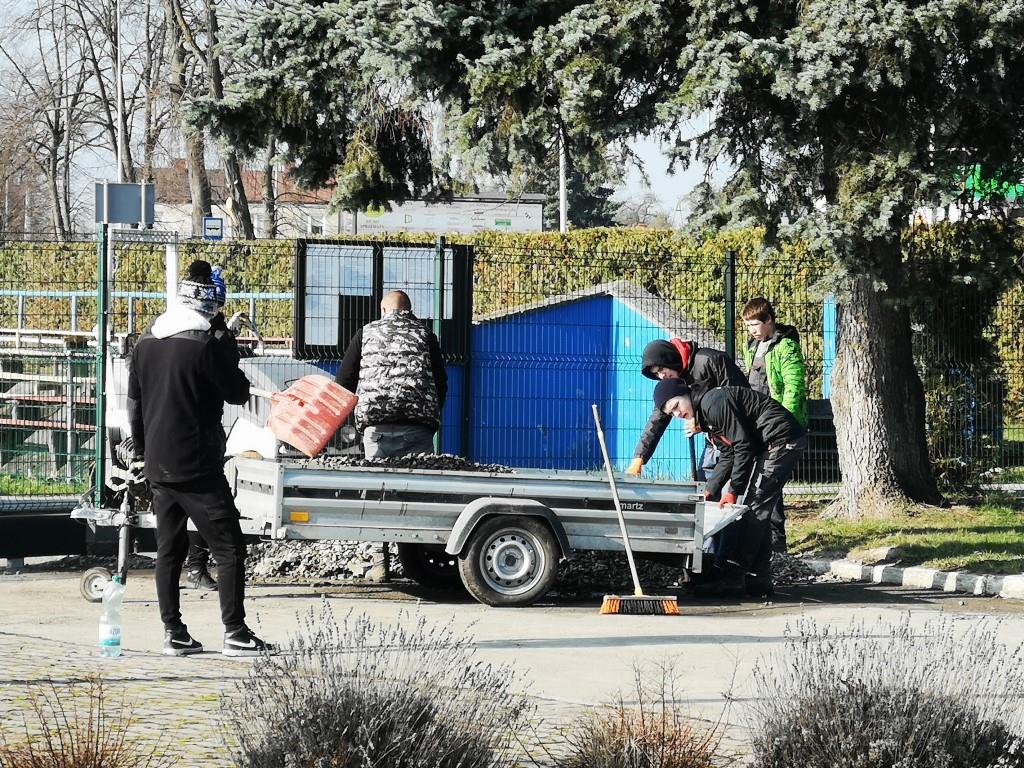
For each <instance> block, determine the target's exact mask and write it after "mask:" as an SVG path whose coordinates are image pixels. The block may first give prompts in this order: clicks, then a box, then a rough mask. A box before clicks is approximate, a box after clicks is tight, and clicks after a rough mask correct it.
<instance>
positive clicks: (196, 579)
mask: <svg viewBox="0 0 1024 768" xmlns="http://www.w3.org/2000/svg"><path fill="white" fill-rule="evenodd" d="M185 581H186V583H187V584H188V587H189V589H210V590H213V589H216V588H217V582H216V581H214V580H213V576H211V575H210V572H209V571H208V570H206V569H205V568H202V569H199V570H195V571H189V572H188V577H187V578H186V580H185Z"/></svg>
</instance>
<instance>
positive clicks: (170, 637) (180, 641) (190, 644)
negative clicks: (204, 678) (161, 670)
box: [163, 624, 203, 656]
mask: <svg viewBox="0 0 1024 768" xmlns="http://www.w3.org/2000/svg"><path fill="white" fill-rule="evenodd" d="M202 652H203V644H202V643H200V642H199V641H198V640H196V639H195V638H194V637H192V635H190V634H189V633H188V628H187V627H186V626H185V625H184V624H182V625H181V626H180V627H178V628H177V629H165V630H164V651H163V653H164V656H191V655H192V654H193V653H202Z"/></svg>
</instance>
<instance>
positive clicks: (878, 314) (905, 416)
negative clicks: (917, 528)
mask: <svg viewBox="0 0 1024 768" xmlns="http://www.w3.org/2000/svg"><path fill="white" fill-rule="evenodd" d="M867 250H868V253H867V254H865V256H866V257H867V258H868V259H869V260H870V263H873V264H876V265H879V266H880V267H881V273H882V275H881V276H882V282H878V283H876V279H875V278H872V277H867V276H863V275H861V276H857V277H854V278H851V280H852V283H851V285H850V289H849V293H848V295H847V296H846V299H845V301H844V302H843V303H842V304H841V305H840V306H839V307H838V313H837V320H838V328H837V333H838V339H837V345H836V346H837V352H836V360H835V367H834V368H833V372H832V381H833V385H832V410H833V412H834V414H835V427H836V439H837V442H838V447H839V467H840V470H841V471H842V475H843V482H842V488H841V491H840V494H839V497H838V498H837V499H836V500H835V501H834V502H833V504H832V506H831V508H830V510H829V513H830V514H831V515H833V516H836V517H847V518H853V517H887V516H890V515H892V514H895V513H898V512H900V511H902V510H904V509H906V507H907V505H908V504H909V503H911V502H922V503H927V504H937V503H939V502H940V501H941V499H942V496H941V494H940V493H939V490H938V487H937V486H936V484H935V478H934V476H933V474H932V468H931V464H930V462H929V457H928V445H927V441H926V438H925V400H924V387H923V385H922V384H921V378H920V376H919V375H918V372H917V369H916V368H915V366H914V358H913V353H912V349H911V331H910V316H909V313H908V310H907V308H906V305H905V303H903V302H901V301H900V299H901V298H902V296H903V279H902V264H901V259H900V250H899V243H898V242H895V243H893V242H880V241H876V242H875V243H872V244H870V246H869V248H868V249H867ZM883 282H884V286H883V285H882V283H883Z"/></svg>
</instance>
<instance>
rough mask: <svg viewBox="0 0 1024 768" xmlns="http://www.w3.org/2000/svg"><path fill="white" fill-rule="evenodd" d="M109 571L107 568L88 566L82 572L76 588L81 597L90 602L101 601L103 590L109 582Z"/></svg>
mask: <svg viewBox="0 0 1024 768" xmlns="http://www.w3.org/2000/svg"><path fill="white" fill-rule="evenodd" d="M110 579H111V573H110V570H109V569H107V568H90V569H89V570H88V571H86V572H85V573H83V574H82V578H81V580H80V581H79V582H78V588H79V589H80V590H81V592H82V597H84V598H85V599H86V600H88V601H89V602H90V603H100V602H103V590H104V588H106V586H107V584H109V583H110Z"/></svg>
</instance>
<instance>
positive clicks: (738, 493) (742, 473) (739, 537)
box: [654, 379, 807, 596]
mask: <svg viewBox="0 0 1024 768" xmlns="http://www.w3.org/2000/svg"><path fill="white" fill-rule="evenodd" d="M654 402H655V405H656V406H657V407H658V408H660V409H661V410H662V411H664V412H665V413H667V414H670V415H672V416H678V417H679V418H682V419H695V420H696V424H697V427H698V428H700V429H701V430H703V431H704V432H706V433H707V435H708V437H709V439H711V440H713V441H714V443H715V445H717V446H718V447H719V449H720V450H721V454H722V455H721V458H720V459H719V461H718V464H717V465H716V466H715V470H714V473H713V474H712V475H711V478H710V479H709V480H708V483H707V486H706V488H705V491H704V495H705V496H706V497H707V498H708V499H713V498H715V497H716V496H718V495H719V494H721V501H722V503H723V504H735V503H736V501H737V498H738V497H742V500H743V503H744V504H746V505H747V506H748V507H749V509H748V511H747V512H746V513H745V514H744V515H743V517H742V519H741V520H740V521H739V522H738V523H736V524H734V526H730V527H735V528H736V530H735V532H734V535H733V536H726V537H723V538H722V541H721V546H720V548H719V551H718V552H716V553H715V563H716V565H717V566H718V568H719V569H720V570H721V571H722V574H723V576H724V577H725V582H729V581H731V582H732V585H733V586H737V587H738V586H740V585H741V584H742V582H743V580H744V578H745V581H746V588H747V592H748V593H749V594H751V595H752V596H763V595H768V594H771V592H772V584H771V555H772V548H771V515H772V511H773V510H774V509H775V508H776V505H778V504H779V502H780V499H781V497H782V492H783V487H784V486H785V484H786V481H787V480H789V478H790V476H791V475H792V474H793V470H794V468H795V467H796V464H797V462H798V461H799V460H800V455H801V454H802V453H803V451H804V448H806V447H807V436H806V433H805V432H804V428H803V427H802V426H800V423H799V422H798V421H797V420H796V419H795V418H794V417H793V414H791V413H790V412H789V411H787V410H786V409H785V408H783V407H782V405H780V404H779V403H777V402H776V401H775V400H772V399H771V398H770V397H768V396H767V395H762V394H761V393H760V392H754V391H753V390H751V389H747V388H744V387H719V388H717V389H713V390H711V391H710V392H708V393H707V394H706V395H704V397H703V398H702V399H701V400H700V401H699V402H696V403H695V402H694V400H693V397H692V395H691V393H690V390H689V388H688V387H687V386H686V384H685V383H683V382H682V381H680V380H679V379H666V380H665V381H662V382H660V383H659V384H658V386H657V387H655V390H654ZM727 483H728V490H725V489H726V484H727ZM726 530H728V529H726Z"/></svg>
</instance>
